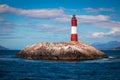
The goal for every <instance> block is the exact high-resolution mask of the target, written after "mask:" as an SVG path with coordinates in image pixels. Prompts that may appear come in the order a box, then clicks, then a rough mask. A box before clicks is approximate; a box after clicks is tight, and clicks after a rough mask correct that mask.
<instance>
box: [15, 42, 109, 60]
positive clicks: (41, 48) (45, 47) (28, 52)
mask: <svg viewBox="0 0 120 80" xmlns="http://www.w3.org/2000/svg"><path fill="white" fill-rule="evenodd" d="M16 57H18V58H27V59H39V60H55V61H57V60H59V61H79V60H92V59H98V58H108V56H107V55H105V54H104V53H103V52H101V51H99V50H97V49H95V48H94V47H92V46H89V45H87V44H85V43H83V42H66V43H65V42H61V43H48V42H44V43H38V44H34V45H31V46H28V47H26V48H25V49H24V50H21V51H20V52H19V53H18V54H17V55H16Z"/></svg>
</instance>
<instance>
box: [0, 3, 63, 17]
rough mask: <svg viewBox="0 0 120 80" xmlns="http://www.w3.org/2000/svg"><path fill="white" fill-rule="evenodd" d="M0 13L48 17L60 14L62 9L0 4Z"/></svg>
mask: <svg viewBox="0 0 120 80" xmlns="http://www.w3.org/2000/svg"><path fill="white" fill-rule="evenodd" d="M0 13H14V14H18V15H24V16H28V17H32V18H41V19H50V18H55V17H59V16H62V15H63V14H64V11H63V10H62V9H33V10H24V9H19V8H13V7H10V6H8V5H6V4H3V5H0Z"/></svg>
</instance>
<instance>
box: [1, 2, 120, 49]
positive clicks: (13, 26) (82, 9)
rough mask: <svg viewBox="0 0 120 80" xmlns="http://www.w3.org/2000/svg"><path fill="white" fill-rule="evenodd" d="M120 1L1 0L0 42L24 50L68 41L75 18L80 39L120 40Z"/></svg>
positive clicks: (11, 47) (86, 40)
mask: <svg viewBox="0 0 120 80" xmlns="http://www.w3.org/2000/svg"><path fill="white" fill-rule="evenodd" d="M119 4H120V0H0V45H2V46H5V47H8V48H10V49H23V48H24V47H25V46H28V45H31V44H35V43H39V42H68V41H70V28H71V25H70V21H71V17H72V15H73V14H76V17H77V20H78V26H77V28H78V37H79V41H82V42H85V43H87V44H92V43H94V42H102V43H105V42H108V41H120V7H119Z"/></svg>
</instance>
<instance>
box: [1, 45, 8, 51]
mask: <svg viewBox="0 0 120 80" xmlns="http://www.w3.org/2000/svg"><path fill="white" fill-rule="evenodd" d="M0 50H8V48H5V47H3V46H1V45H0Z"/></svg>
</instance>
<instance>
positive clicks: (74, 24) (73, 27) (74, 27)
mask: <svg viewBox="0 0 120 80" xmlns="http://www.w3.org/2000/svg"><path fill="white" fill-rule="evenodd" d="M71 41H78V35H77V19H76V17H75V15H73V16H72V19H71Z"/></svg>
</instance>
